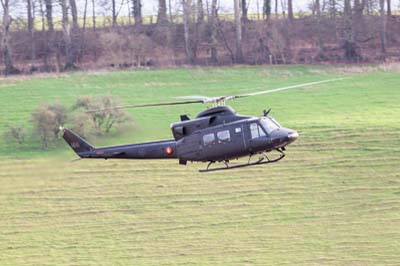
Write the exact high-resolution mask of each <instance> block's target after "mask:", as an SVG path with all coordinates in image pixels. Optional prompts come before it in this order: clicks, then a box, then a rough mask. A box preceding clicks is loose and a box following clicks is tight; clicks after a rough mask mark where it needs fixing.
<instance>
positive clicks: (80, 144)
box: [62, 128, 94, 156]
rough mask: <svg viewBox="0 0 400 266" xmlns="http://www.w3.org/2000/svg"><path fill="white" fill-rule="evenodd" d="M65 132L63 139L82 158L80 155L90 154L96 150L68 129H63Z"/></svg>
mask: <svg viewBox="0 0 400 266" xmlns="http://www.w3.org/2000/svg"><path fill="white" fill-rule="evenodd" d="M62 131H63V132H64V134H63V138H64V140H65V141H66V142H67V143H68V145H69V146H71V148H72V149H73V150H74V151H75V152H76V153H77V154H78V155H79V156H80V153H83V152H90V151H92V150H94V147H93V146H92V145H90V144H89V143H88V142H87V141H86V140H84V139H83V138H81V137H80V136H79V135H78V134H76V133H75V132H73V131H72V130H69V129H68V128H62Z"/></svg>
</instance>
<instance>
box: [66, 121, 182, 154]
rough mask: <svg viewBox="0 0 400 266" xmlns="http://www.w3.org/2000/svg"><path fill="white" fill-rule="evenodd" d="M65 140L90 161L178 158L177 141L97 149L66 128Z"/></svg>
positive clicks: (77, 152)
mask: <svg viewBox="0 0 400 266" xmlns="http://www.w3.org/2000/svg"><path fill="white" fill-rule="evenodd" d="M63 131H64V135H63V138H64V140H65V141H66V142H67V143H68V144H69V146H71V148H72V149H73V150H74V151H75V152H76V154H77V155H78V156H79V157H81V158H90V159H170V158H171V159H172V158H177V152H176V141H175V140H164V141H155V142H146V143H137V144H127V145H120V146H109V147H101V148H95V147H93V146H92V145H90V144H89V143H88V142H87V141H86V140H84V139H83V138H81V137H80V136H79V135H78V134H76V133H74V132H73V131H71V130H69V129H66V128H64V129H63Z"/></svg>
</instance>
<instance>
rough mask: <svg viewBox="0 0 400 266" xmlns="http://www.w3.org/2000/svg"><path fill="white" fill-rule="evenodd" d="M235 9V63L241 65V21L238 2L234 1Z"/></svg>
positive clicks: (237, 0)
mask: <svg viewBox="0 0 400 266" xmlns="http://www.w3.org/2000/svg"><path fill="white" fill-rule="evenodd" d="M234 8H235V45H236V51H235V63H237V64H241V63H243V61H244V60H243V51H242V21H241V18H240V13H241V12H240V3H239V0H234Z"/></svg>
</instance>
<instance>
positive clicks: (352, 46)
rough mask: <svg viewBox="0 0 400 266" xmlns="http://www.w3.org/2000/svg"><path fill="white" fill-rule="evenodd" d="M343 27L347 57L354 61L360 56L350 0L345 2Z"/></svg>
mask: <svg viewBox="0 0 400 266" xmlns="http://www.w3.org/2000/svg"><path fill="white" fill-rule="evenodd" d="M343 20H344V22H343V25H344V44H343V48H344V51H345V57H346V59H347V60H350V61H354V60H356V59H357V58H358V57H359V55H358V53H357V49H356V43H355V40H354V30H353V16H352V8H351V2H350V0H344V12H343Z"/></svg>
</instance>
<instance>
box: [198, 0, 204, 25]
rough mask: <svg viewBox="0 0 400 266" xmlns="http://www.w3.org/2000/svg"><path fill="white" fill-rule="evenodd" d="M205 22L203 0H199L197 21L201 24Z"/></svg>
mask: <svg viewBox="0 0 400 266" xmlns="http://www.w3.org/2000/svg"><path fill="white" fill-rule="evenodd" d="M203 22H204V7H203V0H197V23H199V24H201V23H203Z"/></svg>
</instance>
